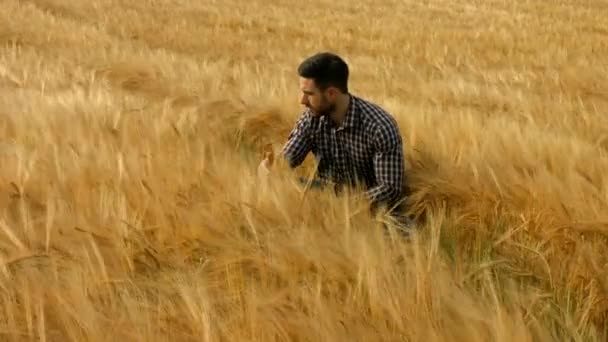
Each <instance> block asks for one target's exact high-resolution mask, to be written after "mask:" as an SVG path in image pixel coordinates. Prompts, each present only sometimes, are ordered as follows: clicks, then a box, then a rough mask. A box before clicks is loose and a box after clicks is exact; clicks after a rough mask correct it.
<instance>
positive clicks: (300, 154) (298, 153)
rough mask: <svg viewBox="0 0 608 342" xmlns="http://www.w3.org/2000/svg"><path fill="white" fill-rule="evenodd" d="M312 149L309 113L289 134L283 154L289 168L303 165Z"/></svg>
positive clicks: (303, 114) (304, 115)
mask: <svg viewBox="0 0 608 342" xmlns="http://www.w3.org/2000/svg"><path fill="white" fill-rule="evenodd" d="M312 148H313V139H312V117H311V116H310V114H309V113H308V112H304V113H302V115H301V116H300V118H299V119H298V120H297V122H296V124H295V126H294V128H293V129H292V130H291V132H290V133H289V136H288V137H287V142H286V143H285V145H284V146H283V149H282V151H281V154H282V155H283V157H284V158H285V159H286V160H287V162H288V164H289V166H290V167H292V168H294V167H297V166H299V165H300V164H302V162H303V161H304V159H306V156H307V155H308V153H309V152H310V151H311V150H312Z"/></svg>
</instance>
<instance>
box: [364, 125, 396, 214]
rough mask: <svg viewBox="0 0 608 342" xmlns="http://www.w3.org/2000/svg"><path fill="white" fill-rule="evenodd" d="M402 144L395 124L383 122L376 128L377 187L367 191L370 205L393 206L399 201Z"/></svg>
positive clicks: (375, 167) (375, 163) (375, 169)
mask: <svg viewBox="0 0 608 342" xmlns="http://www.w3.org/2000/svg"><path fill="white" fill-rule="evenodd" d="M402 146H403V143H402V139H401V136H400V134H399V130H398V128H397V125H396V123H394V122H388V121H387V122H385V124H383V125H379V126H378V127H377V128H376V135H375V139H374V148H375V150H376V152H375V155H374V171H375V174H376V179H377V183H378V185H377V186H375V187H373V188H371V189H369V190H368V191H367V196H368V198H369V199H370V200H371V202H372V205H373V206H374V207H377V206H378V205H380V204H383V205H389V206H390V205H393V204H395V201H398V200H400V198H399V197H400V195H401V193H402V189H403V182H404V172H405V170H404V168H405V166H404V155H403V149H402Z"/></svg>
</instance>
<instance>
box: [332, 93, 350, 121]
mask: <svg viewBox="0 0 608 342" xmlns="http://www.w3.org/2000/svg"><path fill="white" fill-rule="evenodd" d="M349 104H350V95H349V94H348V93H347V94H342V95H340V98H339V99H338V101H337V103H336V109H335V110H334V111H333V112H332V113H331V114H330V119H331V121H333V122H334V124H335V125H336V126H337V127H340V126H342V124H343V123H344V120H345V119H346V112H347V110H348V105H349Z"/></svg>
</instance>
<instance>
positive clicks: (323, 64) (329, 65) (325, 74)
mask: <svg viewBox="0 0 608 342" xmlns="http://www.w3.org/2000/svg"><path fill="white" fill-rule="evenodd" d="M298 75H299V76H300V89H301V90H302V98H301V99H300V103H301V104H303V105H305V106H306V107H307V108H309V109H311V110H312V112H313V114H315V115H317V116H321V115H327V114H329V113H331V112H332V111H333V110H334V109H335V107H336V102H337V101H338V99H339V98H340V96H341V95H343V94H348V65H347V64H346V62H344V61H343V60H342V58H340V57H339V56H337V55H335V54H332V53H329V52H322V53H317V54H315V55H313V56H311V57H308V58H307V59H305V60H304V61H303V62H302V63H301V64H300V66H299V67H298Z"/></svg>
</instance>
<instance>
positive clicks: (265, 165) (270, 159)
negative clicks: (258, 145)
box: [258, 145, 274, 180]
mask: <svg viewBox="0 0 608 342" xmlns="http://www.w3.org/2000/svg"><path fill="white" fill-rule="evenodd" d="M273 164H274V152H273V151H272V146H271V145H266V147H265V148H264V159H263V160H262V162H260V165H259V166H258V178H260V179H264V180H265V179H268V175H269V174H270V170H271V168H272V165H273Z"/></svg>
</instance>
